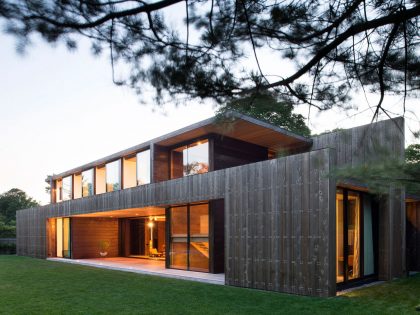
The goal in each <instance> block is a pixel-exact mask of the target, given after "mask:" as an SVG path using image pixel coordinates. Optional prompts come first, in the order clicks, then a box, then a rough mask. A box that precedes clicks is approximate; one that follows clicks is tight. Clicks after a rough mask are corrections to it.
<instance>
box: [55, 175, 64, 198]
mask: <svg viewBox="0 0 420 315" xmlns="http://www.w3.org/2000/svg"><path fill="white" fill-rule="evenodd" d="M61 201H63V182H62V181H61V179H57V180H56V181H55V202H61Z"/></svg>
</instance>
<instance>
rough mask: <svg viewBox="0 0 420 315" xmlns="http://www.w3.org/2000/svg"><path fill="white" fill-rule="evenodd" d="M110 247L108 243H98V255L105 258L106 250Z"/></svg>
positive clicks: (102, 241)
mask: <svg viewBox="0 0 420 315" xmlns="http://www.w3.org/2000/svg"><path fill="white" fill-rule="evenodd" d="M110 245H111V244H110V243H109V242H108V241H105V240H101V241H99V255H101V257H105V256H106V255H108V249H109V247H110Z"/></svg>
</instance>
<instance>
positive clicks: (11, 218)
mask: <svg viewBox="0 0 420 315" xmlns="http://www.w3.org/2000/svg"><path fill="white" fill-rule="evenodd" d="M35 206H39V203H38V202H37V201H35V200H34V199H32V198H31V197H29V196H28V195H27V194H26V193H25V192H24V191H22V190H20V189H18V188H13V189H10V190H9V191H7V192H5V193H3V194H1V195H0V237H14V234H15V231H16V227H15V225H16V211H17V210H20V209H26V208H31V207H35Z"/></svg>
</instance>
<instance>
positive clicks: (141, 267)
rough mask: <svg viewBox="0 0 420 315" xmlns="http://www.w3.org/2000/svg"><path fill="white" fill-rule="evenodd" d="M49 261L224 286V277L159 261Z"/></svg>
mask: <svg viewBox="0 0 420 315" xmlns="http://www.w3.org/2000/svg"><path fill="white" fill-rule="evenodd" d="M47 260H50V261H58V262H64V263H68V264H76V265H83V266H90V267H96V268H103V269H111V270H119V271H126V272H134V273H139V274H146V275H152V276H159V277H166V278H175V279H182V280H189V281H198V282H204V283H211V284H219V285H224V284H225V275H224V274H223V273H221V274H212V273H206V272H196V271H185V270H177V269H166V268H165V262H164V261H159V260H149V259H139V258H127V257H110V258H90V259H66V258H48V259H47Z"/></svg>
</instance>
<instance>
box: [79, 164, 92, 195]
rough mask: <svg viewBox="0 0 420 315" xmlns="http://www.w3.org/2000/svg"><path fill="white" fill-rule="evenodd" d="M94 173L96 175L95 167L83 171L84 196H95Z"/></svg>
mask: <svg viewBox="0 0 420 315" xmlns="http://www.w3.org/2000/svg"><path fill="white" fill-rule="evenodd" d="M93 175H94V171H93V168H91V169H90V170H87V171H84V172H82V196H83V197H88V196H93V193H94V191H93V185H94V181H93Z"/></svg>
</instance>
